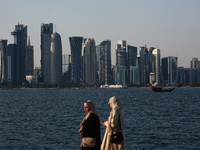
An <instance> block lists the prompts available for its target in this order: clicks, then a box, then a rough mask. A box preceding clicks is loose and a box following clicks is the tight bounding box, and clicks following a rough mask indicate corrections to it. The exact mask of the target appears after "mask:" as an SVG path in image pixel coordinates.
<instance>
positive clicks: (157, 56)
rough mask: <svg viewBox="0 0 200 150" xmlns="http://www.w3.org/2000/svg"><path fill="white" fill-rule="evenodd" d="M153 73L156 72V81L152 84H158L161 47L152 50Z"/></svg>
mask: <svg viewBox="0 0 200 150" xmlns="http://www.w3.org/2000/svg"><path fill="white" fill-rule="evenodd" d="M152 63H153V64H154V65H152V73H154V76H155V77H154V79H155V80H154V81H152V83H151V84H154V85H158V84H159V83H160V49H154V50H153V52H152Z"/></svg>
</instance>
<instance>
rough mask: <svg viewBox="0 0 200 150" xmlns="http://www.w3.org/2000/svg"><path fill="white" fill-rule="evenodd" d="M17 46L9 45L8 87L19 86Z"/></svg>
mask: <svg viewBox="0 0 200 150" xmlns="http://www.w3.org/2000/svg"><path fill="white" fill-rule="evenodd" d="M16 49H17V45H16V44H9V45H8V48H7V76H8V80H7V81H8V85H16V84H17V76H16V74H17V61H16V53H17V51H16Z"/></svg>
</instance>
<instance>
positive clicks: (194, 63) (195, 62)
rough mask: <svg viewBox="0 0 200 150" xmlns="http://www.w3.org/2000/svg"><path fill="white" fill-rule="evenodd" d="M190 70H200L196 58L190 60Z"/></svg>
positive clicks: (199, 62) (199, 64) (199, 63)
mask: <svg viewBox="0 0 200 150" xmlns="http://www.w3.org/2000/svg"><path fill="white" fill-rule="evenodd" d="M190 68H192V69H199V68H200V61H198V58H192V60H191V61H190Z"/></svg>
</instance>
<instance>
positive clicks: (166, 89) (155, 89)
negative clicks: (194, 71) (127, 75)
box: [150, 86, 174, 92]
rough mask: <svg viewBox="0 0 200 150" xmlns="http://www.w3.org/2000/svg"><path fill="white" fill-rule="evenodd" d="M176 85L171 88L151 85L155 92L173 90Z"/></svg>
mask: <svg viewBox="0 0 200 150" xmlns="http://www.w3.org/2000/svg"><path fill="white" fill-rule="evenodd" d="M173 89H174V87H169V88H167V87H166V88H163V87H161V86H150V90H152V91H154V92H171V91H173Z"/></svg>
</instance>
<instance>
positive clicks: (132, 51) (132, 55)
mask: <svg viewBox="0 0 200 150" xmlns="http://www.w3.org/2000/svg"><path fill="white" fill-rule="evenodd" d="M136 59H137V47H134V46H130V45H127V83H131V80H132V78H131V77H130V68H132V67H133V66H135V67H136Z"/></svg>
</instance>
